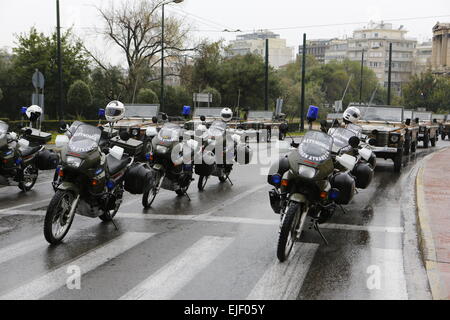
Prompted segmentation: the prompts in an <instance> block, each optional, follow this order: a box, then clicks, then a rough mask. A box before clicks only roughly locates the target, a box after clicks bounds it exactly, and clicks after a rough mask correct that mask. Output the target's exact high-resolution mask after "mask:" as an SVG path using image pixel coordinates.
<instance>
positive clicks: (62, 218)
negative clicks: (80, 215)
mask: <svg viewBox="0 0 450 320" xmlns="http://www.w3.org/2000/svg"><path fill="white" fill-rule="evenodd" d="M74 201H75V197H74V195H73V194H72V193H71V192H69V191H62V190H58V191H56V193H55V195H54V196H53V198H52V200H51V201H50V204H49V205H48V208H47V213H46V214H45V220H44V236H45V239H46V240H47V242H48V243H50V244H53V245H56V244H59V243H61V241H62V240H63V239H64V237H65V236H66V235H67V233H68V232H69V229H70V227H71V225H72V222H73V218H74V217H75V212H74V213H73V214H72V215H71V216H69V214H70V210H71V208H72V205H73V202H74Z"/></svg>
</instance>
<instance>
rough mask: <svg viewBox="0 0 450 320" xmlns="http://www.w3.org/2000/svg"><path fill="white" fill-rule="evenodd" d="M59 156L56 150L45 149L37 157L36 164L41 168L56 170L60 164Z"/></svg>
mask: <svg viewBox="0 0 450 320" xmlns="http://www.w3.org/2000/svg"><path fill="white" fill-rule="evenodd" d="M58 163H59V156H58V154H57V153H56V152H54V151H51V150H47V149H44V150H42V151H40V152H39V153H38V155H37V157H36V165H37V167H38V169H39V170H54V169H56V167H57V166H58Z"/></svg>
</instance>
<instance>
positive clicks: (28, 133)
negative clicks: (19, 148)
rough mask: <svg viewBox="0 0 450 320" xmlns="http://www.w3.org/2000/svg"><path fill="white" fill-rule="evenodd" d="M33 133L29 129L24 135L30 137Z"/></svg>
mask: <svg viewBox="0 0 450 320" xmlns="http://www.w3.org/2000/svg"><path fill="white" fill-rule="evenodd" d="M32 133H33V130H31V129H29V128H28V129H27V130H25V132H24V135H26V136H29V135H30V134H32Z"/></svg>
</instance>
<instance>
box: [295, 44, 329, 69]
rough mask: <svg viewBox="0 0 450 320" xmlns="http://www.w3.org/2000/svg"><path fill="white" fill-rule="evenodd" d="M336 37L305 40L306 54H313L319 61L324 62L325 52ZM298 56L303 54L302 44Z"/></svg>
mask: <svg viewBox="0 0 450 320" xmlns="http://www.w3.org/2000/svg"><path fill="white" fill-rule="evenodd" d="M333 40H336V39H316V40H306V54H307V55H311V56H314V57H315V58H316V60H317V61H318V62H320V63H324V62H325V53H326V52H327V51H328V50H329V48H330V44H331V42H332V41H333ZM298 54H299V56H302V55H303V45H301V46H300V47H299V50H298Z"/></svg>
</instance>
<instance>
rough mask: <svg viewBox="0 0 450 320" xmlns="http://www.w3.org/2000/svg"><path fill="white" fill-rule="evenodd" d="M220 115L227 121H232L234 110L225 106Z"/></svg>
mask: <svg viewBox="0 0 450 320" xmlns="http://www.w3.org/2000/svg"><path fill="white" fill-rule="evenodd" d="M220 116H221V117H222V120H223V121H225V122H228V121H231V119H232V118H233V111H231V109H230V108H224V109H222V111H221V112H220Z"/></svg>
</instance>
